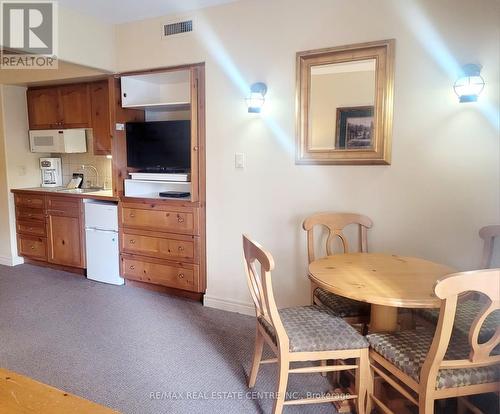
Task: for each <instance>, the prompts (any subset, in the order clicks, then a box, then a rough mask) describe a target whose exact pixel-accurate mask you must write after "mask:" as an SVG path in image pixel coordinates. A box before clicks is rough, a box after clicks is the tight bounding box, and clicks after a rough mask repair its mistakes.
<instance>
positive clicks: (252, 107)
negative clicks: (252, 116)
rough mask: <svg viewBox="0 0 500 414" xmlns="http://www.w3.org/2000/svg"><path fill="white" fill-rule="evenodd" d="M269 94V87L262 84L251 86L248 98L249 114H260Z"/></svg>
mask: <svg viewBox="0 0 500 414" xmlns="http://www.w3.org/2000/svg"><path fill="white" fill-rule="evenodd" d="M266 92H267V85H266V84H265V83H262V82H257V83H254V84H252V85H251V86H250V96H249V97H248V98H246V102H247V106H248V112H249V113H260V112H261V110H262V107H263V106H264V102H265V98H264V96H265V95H266Z"/></svg>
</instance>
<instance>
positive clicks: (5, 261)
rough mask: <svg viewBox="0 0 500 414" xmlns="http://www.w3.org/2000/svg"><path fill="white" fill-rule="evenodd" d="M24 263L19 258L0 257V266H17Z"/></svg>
mask: <svg viewBox="0 0 500 414" xmlns="http://www.w3.org/2000/svg"><path fill="white" fill-rule="evenodd" d="M23 263H24V259H23V258H22V257H19V256H15V257H12V256H0V265H4V266H17V265H20V264H23Z"/></svg>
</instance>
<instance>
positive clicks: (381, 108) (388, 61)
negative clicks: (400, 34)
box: [296, 39, 395, 165]
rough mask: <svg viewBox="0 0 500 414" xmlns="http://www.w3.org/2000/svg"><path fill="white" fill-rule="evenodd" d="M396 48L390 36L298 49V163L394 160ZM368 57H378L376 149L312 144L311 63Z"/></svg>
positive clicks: (331, 163)
mask: <svg viewBox="0 0 500 414" xmlns="http://www.w3.org/2000/svg"><path fill="white" fill-rule="evenodd" d="M394 49H395V40H394V39H388V40H381V41H376V42H367V43H358V44H353V45H347V46H338V47H332V48H325V49H317V50H309V51H304V52H298V53H297V74H296V75H297V85H296V123H297V125H296V133H297V157H296V164H319V165H389V164H390V163H391V138H392V137H391V135H392V118H393V97H394ZM367 59H375V60H376V69H375V105H374V110H375V111H374V139H373V142H374V147H373V149H347V150H345V149H342V150H339V149H335V148H331V149H324V148H321V149H313V148H311V142H310V140H311V137H310V136H309V103H310V93H311V67H312V66H318V65H329V64H334V63H344V62H352V61H358V60H367ZM332 116H334V115H332ZM333 133H335V131H333Z"/></svg>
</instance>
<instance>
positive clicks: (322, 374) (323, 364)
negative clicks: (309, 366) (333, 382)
mask: <svg viewBox="0 0 500 414" xmlns="http://www.w3.org/2000/svg"><path fill="white" fill-rule="evenodd" d="M327 362H328V361H327V360H326V359H325V360H323V361H319V364H320V365H321V366H322V367H326V365H327ZM321 376H322V377H326V372H322V373H321Z"/></svg>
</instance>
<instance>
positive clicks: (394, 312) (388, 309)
mask: <svg viewBox="0 0 500 414" xmlns="http://www.w3.org/2000/svg"><path fill="white" fill-rule="evenodd" d="M397 330H398V308H396V307H392V306H382V305H374V304H372V307H371V317H370V332H395V331H397Z"/></svg>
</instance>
